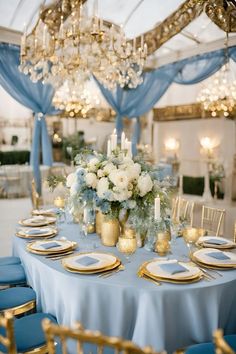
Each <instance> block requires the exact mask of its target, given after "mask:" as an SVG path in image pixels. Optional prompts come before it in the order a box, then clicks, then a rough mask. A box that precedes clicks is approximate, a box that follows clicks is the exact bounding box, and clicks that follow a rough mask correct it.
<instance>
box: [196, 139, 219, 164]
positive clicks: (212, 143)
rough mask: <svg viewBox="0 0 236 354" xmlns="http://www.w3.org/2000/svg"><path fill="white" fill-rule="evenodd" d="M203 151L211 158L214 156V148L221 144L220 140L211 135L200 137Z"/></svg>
mask: <svg viewBox="0 0 236 354" xmlns="http://www.w3.org/2000/svg"><path fill="white" fill-rule="evenodd" d="M200 144H201V147H202V153H203V154H205V155H207V157H208V158H209V159H211V158H213V157H214V149H215V148H216V147H217V146H219V142H217V141H216V140H215V139H212V138H210V137H209V136H204V137H202V138H201V139H200Z"/></svg>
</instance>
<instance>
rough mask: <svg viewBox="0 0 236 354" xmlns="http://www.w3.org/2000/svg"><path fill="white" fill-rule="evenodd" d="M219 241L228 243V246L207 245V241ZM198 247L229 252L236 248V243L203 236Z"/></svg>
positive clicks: (222, 238) (217, 237)
mask: <svg viewBox="0 0 236 354" xmlns="http://www.w3.org/2000/svg"><path fill="white" fill-rule="evenodd" d="M208 238H209V239H214V238H215V239H219V240H222V241H227V244H223V245H217V244H213V243H207V239H208ZM197 245H199V246H200V247H204V248H215V249H219V250H227V249H232V248H235V247H236V243H234V242H232V241H230V240H227V239H225V238H224V237H219V236H203V237H201V238H200V239H199V240H198V242H197Z"/></svg>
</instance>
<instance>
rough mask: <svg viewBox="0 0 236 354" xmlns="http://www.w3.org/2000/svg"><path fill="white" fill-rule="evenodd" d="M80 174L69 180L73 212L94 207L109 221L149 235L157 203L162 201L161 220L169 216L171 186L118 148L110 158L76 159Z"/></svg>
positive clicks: (90, 155) (82, 156) (87, 155)
mask: <svg viewBox="0 0 236 354" xmlns="http://www.w3.org/2000/svg"><path fill="white" fill-rule="evenodd" d="M76 164H77V165H78V167H77V169H76V171H75V172H74V173H72V174H70V175H69V176H68V177H67V186H68V187H69V188H70V200H71V211H72V213H75V212H76V211H77V210H78V209H83V206H85V205H88V204H89V205H90V206H93V207H95V208H96V209H98V210H100V211H101V212H102V213H103V214H105V215H106V216H107V218H109V219H119V220H120V221H122V220H127V222H128V223H129V224H130V225H131V226H132V227H133V228H134V229H135V230H136V231H137V232H139V233H145V230H147V228H148V224H149V223H150V222H152V219H154V200H155V197H156V196H157V195H158V196H159V198H160V206H161V207H160V216H161V217H162V218H164V217H166V215H167V214H168V212H169V197H168V188H167V187H168V186H166V185H165V184H161V183H160V182H159V181H158V180H157V178H156V173H155V172H156V171H155V169H154V168H152V166H150V165H148V164H146V163H144V162H143V161H142V160H141V159H139V158H135V159H132V158H131V157H130V156H127V154H126V153H125V152H124V151H122V150H120V149H118V148H116V149H115V150H113V151H112V154H110V156H109V157H107V156H106V155H103V154H99V153H96V152H93V153H91V152H89V151H87V152H84V153H81V154H79V155H78V156H77V157H76Z"/></svg>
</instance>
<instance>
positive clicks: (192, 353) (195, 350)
mask: <svg viewBox="0 0 236 354" xmlns="http://www.w3.org/2000/svg"><path fill="white" fill-rule="evenodd" d="M224 339H225V341H226V342H227V343H228V344H229V346H230V347H231V348H232V349H233V350H234V351H236V334H229V335H227V336H224ZM185 354H215V346H214V344H213V343H210V342H209V343H201V344H196V345H192V346H191V347H188V349H187V350H186V351H185Z"/></svg>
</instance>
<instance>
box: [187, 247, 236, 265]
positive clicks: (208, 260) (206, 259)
mask: <svg viewBox="0 0 236 354" xmlns="http://www.w3.org/2000/svg"><path fill="white" fill-rule="evenodd" d="M212 252H223V253H224V254H225V255H226V256H228V257H230V259H222V260H221V259H216V258H213V257H211V256H208V253H212ZM193 257H194V258H195V259H196V260H198V261H200V262H201V263H205V264H209V265H215V266H217V265H218V266H224V265H225V266H236V254H235V253H231V252H227V251H220V250H218V249H215V248H202V249H201V250H198V251H196V252H194V253H193Z"/></svg>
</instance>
